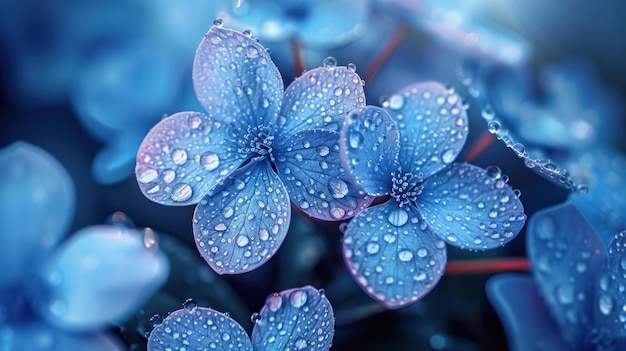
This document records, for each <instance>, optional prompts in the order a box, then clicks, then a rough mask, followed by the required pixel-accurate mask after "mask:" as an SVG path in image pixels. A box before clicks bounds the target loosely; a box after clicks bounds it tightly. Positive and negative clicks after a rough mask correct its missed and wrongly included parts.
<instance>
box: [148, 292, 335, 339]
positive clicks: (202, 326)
mask: <svg viewBox="0 0 626 351" xmlns="http://www.w3.org/2000/svg"><path fill="white" fill-rule="evenodd" d="M184 307H185V308H184V309H180V310H177V311H174V312H172V313H170V314H169V315H168V316H167V318H165V319H164V320H163V322H162V323H161V324H159V325H158V326H157V327H156V328H155V329H154V330H153V331H152V332H151V333H150V337H149V338H148V350H149V351H165V350H183V349H193V350H208V349H218V350H259V351H260V350H304V349H307V350H328V349H329V348H330V346H331V343H332V340H333V335H334V332H335V330H334V328H335V320H334V314H333V309H332V306H331V305H330V302H329V301H328V299H327V298H326V296H325V294H324V291H323V290H316V289H315V288H313V287H311V286H305V287H301V288H295V289H290V290H285V291H282V292H280V293H274V294H272V295H270V296H268V297H267V299H266V300H265V306H263V308H262V309H261V312H259V313H255V314H253V315H252V322H253V323H254V328H253V330H252V342H251V341H250V339H249V338H248V335H247V334H246V331H245V330H244V329H243V328H242V327H241V325H239V323H237V322H236V321H234V320H233V319H231V318H230V317H229V316H228V315H227V314H223V313H220V312H217V311H215V310H212V309H210V308H204V307H197V306H196V305H195V303H191V304H189V303H187V304H186V305H185V306H184Z"/></svg>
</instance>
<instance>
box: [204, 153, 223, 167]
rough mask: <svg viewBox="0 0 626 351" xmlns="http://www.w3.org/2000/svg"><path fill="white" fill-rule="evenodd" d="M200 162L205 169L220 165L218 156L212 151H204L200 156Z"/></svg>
mask: <svg viewBox="0 0 626 351" xmlns="http://www.w3.org/2000/svg"><path fill="white" fill-rule="evenodd" d="M200 164H201V165H202V167H204V169H206V170H207V171H212V170H214V169H216V168H217V167H218V166H219V165H220V158H219V157H218V156H217V154H215V153H213V152H205V153H204V154H202V156H200Z"/></svg>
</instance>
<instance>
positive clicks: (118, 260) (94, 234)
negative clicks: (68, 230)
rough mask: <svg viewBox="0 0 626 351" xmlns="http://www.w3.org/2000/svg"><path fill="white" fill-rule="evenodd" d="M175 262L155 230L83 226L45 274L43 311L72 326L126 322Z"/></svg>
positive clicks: (56, 322) (56, 321)
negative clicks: (162, 248) (160, 245)
mask: <svg viewBox="0 0 626 351" xmlns="http://www.w3.org/2000/svg"><path fill="white" fill-rule="evenodd" d="M168 275H169V261H168V259H167V257H166V256H165V255H164V254H163V253H162V252H160V251H159V250H158V244H156V243H155V241H154V232H152V231H151V230H150V229H146V231H145V232H143V233H142V232H139V231H136V230H130V229H126V228H122V227H117V226H94V227H87V228H85V229H82V230H80V231H79V232H77V233H76V234H74V235H73V236H72V238H71V239H70V240H69V241H67V242H65V243H64V244H63V246H62V247H60V249H59V251H57V252H56V253H55V255H54V257H53V258H52V259H51V261H50V262H47V264H46V267H45V271H44V272H43V275H42V291H41V294H42V295H43V296H42V299H43V301H42V302H41V303H39V304H38V308H39V312H40V314H41V315H42V316H43V317H44V318H45V319H46V320H47V321H48V322H49V323H50V324H53V325H56V326H59V327H62V328H64V329H67V330H76V331H83V330H93V329H98V328H102V327H105V326H107V324H109V323H120V322H123V321H124V320H125V319H126V318H128V317H129V316H130V315H132V314H133V313H134V312H135V311H136V310H137V309H139V307H140V306H141V305H143V304H144V303H145V302H146V301H147V300H148V299H149V298H150V297H151V295H152V294H153V293H154V292H155V291H156V290H157V289H158V288H159V287H160V286H161V285H162V284H163V283H165V280H166V279H167V276H168Z"/></svg>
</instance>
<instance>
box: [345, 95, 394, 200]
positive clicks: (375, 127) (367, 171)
mask: <svg viewBox="0 0 626 351" xmlns="http://www.w3.org/2000/svg"><path fill="white" fill-rule="evenodd" d="M399 138H400V135H399V134H398V128H397V127H396V124H395V123H394V121H393V120H392V119H391V117H390V116H389V114H388V113H387V112H385V110H383V109H381V108H378V107H374V106H366V107H361V108H357V109H355V110H354V111H352V112H350V114H349V115H348V118H346V120H345V121H344V124H343V128H342V129H341V140H340V145H339V146H340V148H341V156H342V158H343V160H342V164H343V166H344V167H345V168H346V169H347V170H348V171H349V172H350V175H351V176H352V177H353V178H354V179H355V180H356V182H357V183H358V184H359V185H360V186H361V187H363V189H364V190H365V191H366V192H367V193H368V194H370V195H374V196H378V195H386V194H389V193H390V192H391V187H392V184H391V178H392V176H391V174H392V173H394V172H396V171H397V170H398V159H397V158H398V151H399V150H400V144H399V143H398V139H399Z"/></svg>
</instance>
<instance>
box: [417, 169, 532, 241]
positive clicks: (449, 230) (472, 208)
mask: <svg viewBox="0 0 626 351" xmlns="http://www.w3.org/2000/svg"><path fill="white" fill-rule="evenodd" d="M498 177H499V176H498ZM498 177H491V176H490V175H489V174H488V173H487V171H485V170H484V169H482V168H480V167H478V166H474V165H470V164H466V163H453V164H451V165H449V166H448V167H447V168H445V169H443V170H442V171H441V172H439V173H437V174H435V175H434V176H432V177H430V178H429V179H427V180H426V183H425V184H424V189H423V191H422V194H421V195H420V196H419V198H418V200H417V203H418V206H419V209H420V213H421V214H422V215H423V216H424V219H425V220H426V222H427V223H428V225H429V226H430V228H431V230H432V231H433V233H435V234H436V235H438V236H439V237H440V238H442V239H444V240H445V241H446V242H448V244H451V245H454V246H456V247H460V248H462V249H470V250H485V249H492V248H495V247H499V246H502V245H504V244H506V243H507V242H509V241H510V240H512V239H513V238H514V237H515V236H516V235H517V233H519V231H520V230H521V229H522V227H523V226H524V223H526V215H525V214H524V207H523V205H522V203H521V201H520V200H519V198H518V197H517V196H516V195H515V193H514V192H513V189H511V187H510V186H509V185H507V184H506V183H505V182H504V180H502V179H498Z"/></svg>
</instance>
